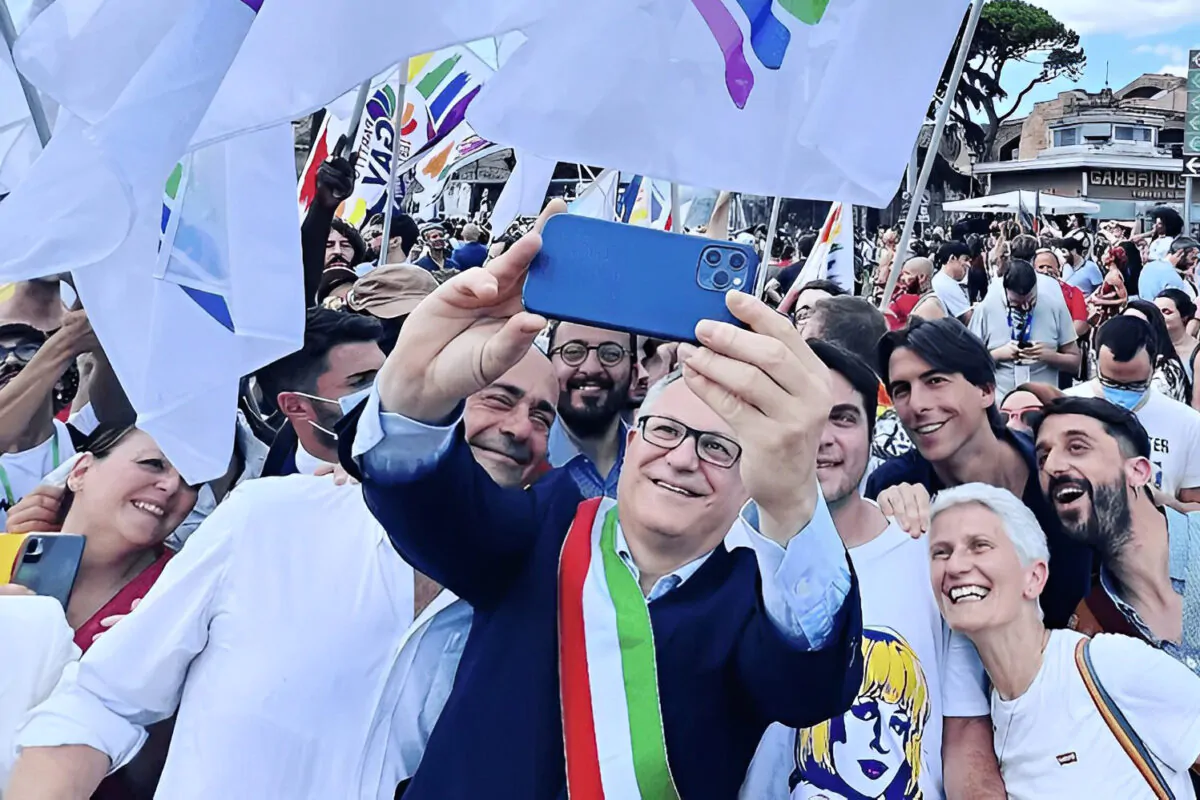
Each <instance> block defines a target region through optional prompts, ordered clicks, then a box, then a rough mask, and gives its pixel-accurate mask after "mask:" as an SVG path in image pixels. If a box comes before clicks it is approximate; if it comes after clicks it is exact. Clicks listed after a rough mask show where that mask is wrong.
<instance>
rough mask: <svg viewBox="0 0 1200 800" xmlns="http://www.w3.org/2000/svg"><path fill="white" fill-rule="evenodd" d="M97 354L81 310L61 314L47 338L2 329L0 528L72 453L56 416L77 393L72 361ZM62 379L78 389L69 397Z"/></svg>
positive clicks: (17, 326) (26, 328)
mask: <svg viewBox="0 0 1200 800" xmlns="http://www.w3.org/2000/svg"><path fill="white" fill-rule="evenodd" d="M99 349H100V342H99V341H98V340H97V339H96V334H95V333H93V331H92V326H91V323H89V322H88V319H87V314H86V313H84V312H83V311H72V312H68V313H66V314H64V315H63V323H62V327H61V328H59V329H58V330H57V331H55V332H54V333H52V334H50V335H49V336H47V335H46V334H45V333H43V332H42V331H40V330H38V329H37V328H34V327H32V326H30V325H26V324H24V323H19V322H14V323H8V324H2V325H0V421H2V424H0V491H2V492H3V494H2V495H0V529H3V528H4V525H3V523H4V522H5V521H6V520H7V514H8V509H10V508H12V507H13V506H14V505H15V504H16V503H17V501H19V500H20V499H21V498H22V497H24V496H25V494H26V493H27V492H30V491H31V490H33V489H34V488H35V487H36V486H37V485H38V484H39V483H40V482H41V480H42V478H44V477H45V476H46V475H48V474H49V473H50V472H52V471H54V469H56V468H57V467H58V466H59V465H60V464H62V462H64V461H66V460H67V459H68V458H70V457H71V456H73V455H74V454H75V447H74V444H73V443H72V432H71V430H70V429H69V428H68V427H67V426H66V425H64V424H63V423H62V422H59V421H58V420H57V419H55V414H57V413H58V412H59V411H60V410H61V409H62V408H64V407H65V406H66V405H67V404H69V403H70V402H71V395H74V390H75V388H77V385H78V380H79V373H78V372H77V371H76V370H75V359H76V358H77V357H78V356H79V355H81V354H82V353H88V352H96V351H99ZM64 379H68V380H73V381H74V382H75V384H76V385H75V386H73V387H71V388H70V389H69V395H64V391H66V387H65V385H64Z"/></svg>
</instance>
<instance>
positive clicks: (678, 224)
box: [671, 181, 683, 233]
mask: <svg viewBox="0 0 1200 800" xmlns="http://www.w3.org/2000/svg"><path fill="white" fill-rule="evenodd" d="M671 230H672V231H674V232H675V233H679V232H680V231H681V230H683V220H681V219H680V218H679V184H678V183H676V182H675V181H671Z"/></svg>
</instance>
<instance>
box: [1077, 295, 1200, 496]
mask: <svg viewBox="0 0 1200 800" xmlns="http://www.w3.org/2000/svg"><path fill="white" fill-rule="evenodd" d="M1156 346H1157V343H1156V339H1155V335H1154V330H1153V328H1151V327H1150V323H1148V322H1146V320H1144V319H1141V318H1139V317H1135V316H1132V315H1122V316H1119V317H1114V318H1113V319H1111V320H1109V321H1108V322H1106V323H1105V324H1104V326H1103V327H1102V328H1100V332H1099V334H1097V337H1096V349H1097V358H1096V365H1097V372H1098V375H1097V376H1096V378H1094V379H1093V380H1090V381H1088V382H1087V383H1081V384H1079V385H1077V386H1073V387H1071V388H1070V389H1068V390H1067V391H1066V392H1065V394H1067V395H1068V396H1070V397H1099V398H1101V399H1103V400H1107V401H1109V402H1110V403H1112V404H1114V405H1117V406H1120V407H1121V408H1124V409H1125V410H1127V411H1132V412H1133V413H1134V415H1135V416H1136V417H1137V418H1138V421H1139V422H1140V423H1141V424H1142V427H1143V428H1145V429H1146V433H1147V434H1149V436H1150V456H1149V460H1150V463H1151V464H1152V465H1153V467H1154V469H1153V474H1152V475H1151V483H1152V484H1153V485H1154V487H1155V488H1156V489H1159V490H1160V491H1162V492H1163V493H1164V494H1166V495H1167V496H1169V497H1177V498H1178V499H1180V500H1182V501H1184V502H1189V503H1190V502H1200V411H1196V409H1194V408H1191V407H1190V406H1188V405H1185V404H1184V403H1181V402H1179V401H1178V400H1172V399H1171V398H1170V397H1168V396H1166V395H1165V394H1163V393H1162V392H1160V391H1159V390H1158V389H1155V388H1154V387H1153V386H1152V385H1151V384H1152V381H1153V376H1154V361H1153V356H1152V354H1153V353H1155V352H1156V349H1155V348H1156Z"/></svg>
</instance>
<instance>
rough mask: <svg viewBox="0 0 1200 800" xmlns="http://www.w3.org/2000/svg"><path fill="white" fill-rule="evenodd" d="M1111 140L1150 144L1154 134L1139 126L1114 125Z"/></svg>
mask: <svg viewBox="0 0 1200 800" xmlns="http://www.w3.org/2000/svg"><path fill="white" fill-rule="evenodd" d="M1113 138H1114V139H1116V140H1117V141H1118V142H1152V141H1154V134H1153V133H1152V132H1151V130H1150V129H1149V128H1145V127H1142V126H1140V125H1114V126H1113Z"/></svg>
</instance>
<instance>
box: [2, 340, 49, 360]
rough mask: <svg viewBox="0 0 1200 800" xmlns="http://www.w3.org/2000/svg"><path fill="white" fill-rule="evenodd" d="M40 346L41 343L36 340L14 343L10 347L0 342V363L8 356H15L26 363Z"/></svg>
mask: <svg viewBox="0 0 1200 800" xmlns="http://www.w3.org/2000/svg"><path fill="white" fill-rule="evenodd" d="M40 348H41V345H40V344H38V343H36V342H21V343H20V344H14V345H13V346H12V347H5V346H4V345H2V344H0V363H3V362H5V361H8V357H9V356H16V357H17V361H20V362H23V363H28V362H29V361H30V360H31V359H32V358H33V357H34V356H35V355H37V351H38V350H39V349H40Z"/></svg>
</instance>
